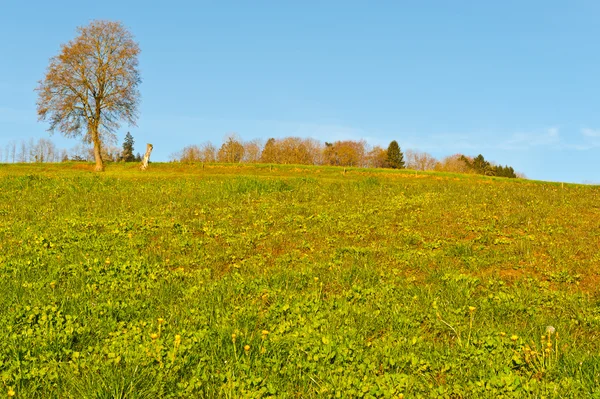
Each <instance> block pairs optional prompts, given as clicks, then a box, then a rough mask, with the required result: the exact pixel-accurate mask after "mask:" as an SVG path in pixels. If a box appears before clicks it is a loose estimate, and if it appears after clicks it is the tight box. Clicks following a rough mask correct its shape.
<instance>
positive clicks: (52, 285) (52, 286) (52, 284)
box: [50, 281, 56, 289]
mask: <svg viewBox="0 0 600 399" xmlns="http://www.w3.org/2000/svg"><path fill="white" fill-rule="evenodd" d="M54 287H56V282H54V281H52V282H50V288H52V289H54Z"/></svg>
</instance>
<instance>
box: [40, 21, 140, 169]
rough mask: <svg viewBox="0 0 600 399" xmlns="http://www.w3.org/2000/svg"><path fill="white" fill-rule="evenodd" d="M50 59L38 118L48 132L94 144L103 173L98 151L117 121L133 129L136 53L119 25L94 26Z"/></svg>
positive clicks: (100, 23)
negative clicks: (80, 138) (79, 138)
mask: <svg viewBox="0 0 600 399" xmlns="http://www.w3.org/2000/svg"><path fill="white" fill-rule="evenodd" d="M78 33H79V35H78V36H77V37H76V38H75V39H74V40H72V41H70V42H69V43H67V44H65V45H63V46H62V47H61V51H60V53H59V54H58V55H57V56H55V57H52V58H51V59H50V65H49V67H48V71H47V73H46V76H45V78H44V79H43V80H42V81H40V82H39V86H38V87H37V89H36V90H37V92H38V95H39V97H38V101H37V113H38V116H39V119H40V120H44V121H48V122H49V123H50V127H49V130H50V132H54V131H59V132H61V133H62V134H64V135H65V136H67V137H76V136H80V135H83V139H84V141H85V142H87V143H91V144H93V148H94V158H95V161H96V170H97V171H101V170H103V169H104V164H103V160H102V146H103V145H104V144H105V142H108V141H112V140H114V133H115V131H116V130H117V129H118V128H119V127H120V124H121V121H125V122H127V123H128V124H129V125H135V121H136V119H137V110H138V104H139V98H140V93H139V91H138V85H139V84H140V82H141V78H140V74H139V71H138V55H139V53H140V48H139V46H138V44H137V43H136V42H135V41H134V40H133V36H132V34H131V33H130V32H129V31H128V30H127V29H126V28H125V27H124V26H123V25H122V24H121V23H119V22H110V21H93V22H91V23H90V24H89V25H88V26H86V27H80V28H78Z"/></svg>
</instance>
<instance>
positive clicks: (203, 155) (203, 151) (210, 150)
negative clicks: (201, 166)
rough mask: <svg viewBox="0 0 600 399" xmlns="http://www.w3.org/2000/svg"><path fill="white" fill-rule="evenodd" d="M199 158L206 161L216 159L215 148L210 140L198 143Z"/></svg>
mask: <svg viewBox="0 0 600 399" xmlns="http://www.w3.org/2000/svg"><path fill="white" fill-rule="evenodd" d="M200 160H201V161H202V162H206V163H210V162H215V161H216V160H217V148H216V147H215V146H214V145H213V143H211V142H210V141H207V142H205V143H203V144H201V145H200Z"/></svg>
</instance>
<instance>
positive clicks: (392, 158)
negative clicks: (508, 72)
mask: <svg viewBox="0 0 600 399" xmlns="http://www.w3.org/2000/svg"><path fill="white" fill-rule="evenodd" d="M171 161H172V162H182V163H195V162H203V163H211V162H223V163H271V164H297V165H335V166H347V167H361V168H396V169H403V168H407V169H412V170H422V171H426V170H436V171H444V172H457V173H476V174H483V175H488V176H502V177H511V178H515V177H517V174H516V173H515V171H514V169H513V168H512V167H509V166H500V165H495V164H492V163H490V162H488V161H486V160H485V159H484V157H483V155H478V156H477V157H475V158H473V157H469V156H465V155H463V154H455V155H451V156H448V157H445V158H443V159H441V160H438V159H436V158H435V157H433V156H432V155H431V154H429V153H427V152H422V151H416V150H410V149H409V150H406V151H404V152H403V151H402V150H401V148H400V146H399V145H398V142H397V141H395V140H394V141H392V142H391V143H390V144H389V146H388V147H387V148H383V147H381V146H369V145H368V144H367V142H366V141H364V140H359V141H354V140H341V141H334V142H331V143H329V142H325V143H322V142H320V141H319V140H315V139H311V138H300V137H285V138H280V139H275V138H270V139H268V140H267V141H266V142H263V141H262V140H251V141H243V140H242V139H240V138H239V137H238V136H237V135H228V136H226V137H225V140H224V141H223V143H222V144H221V146H219V147H217V146H215V145H214V144H213V143H211V142H205V143H203V144H200V145H188V146H186V147H184V148H183V149H182V150H181V151H178V152H176V153H174V154H172V155H171ZM521 177H524V176H523V175H521Z"/></svg>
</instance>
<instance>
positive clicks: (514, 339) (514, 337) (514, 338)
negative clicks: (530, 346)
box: [510, 335, 519, 341]
mask: <svg viewBox="0 0 600 399" xmlns="http://www.w3.org/2000/svg"><path fill="white" fill-rule="evenodd" d="M518 339H519V337H518V336H516V335H512V336H511V337H510V340H511V341H516V340H518Z"/></svg>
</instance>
